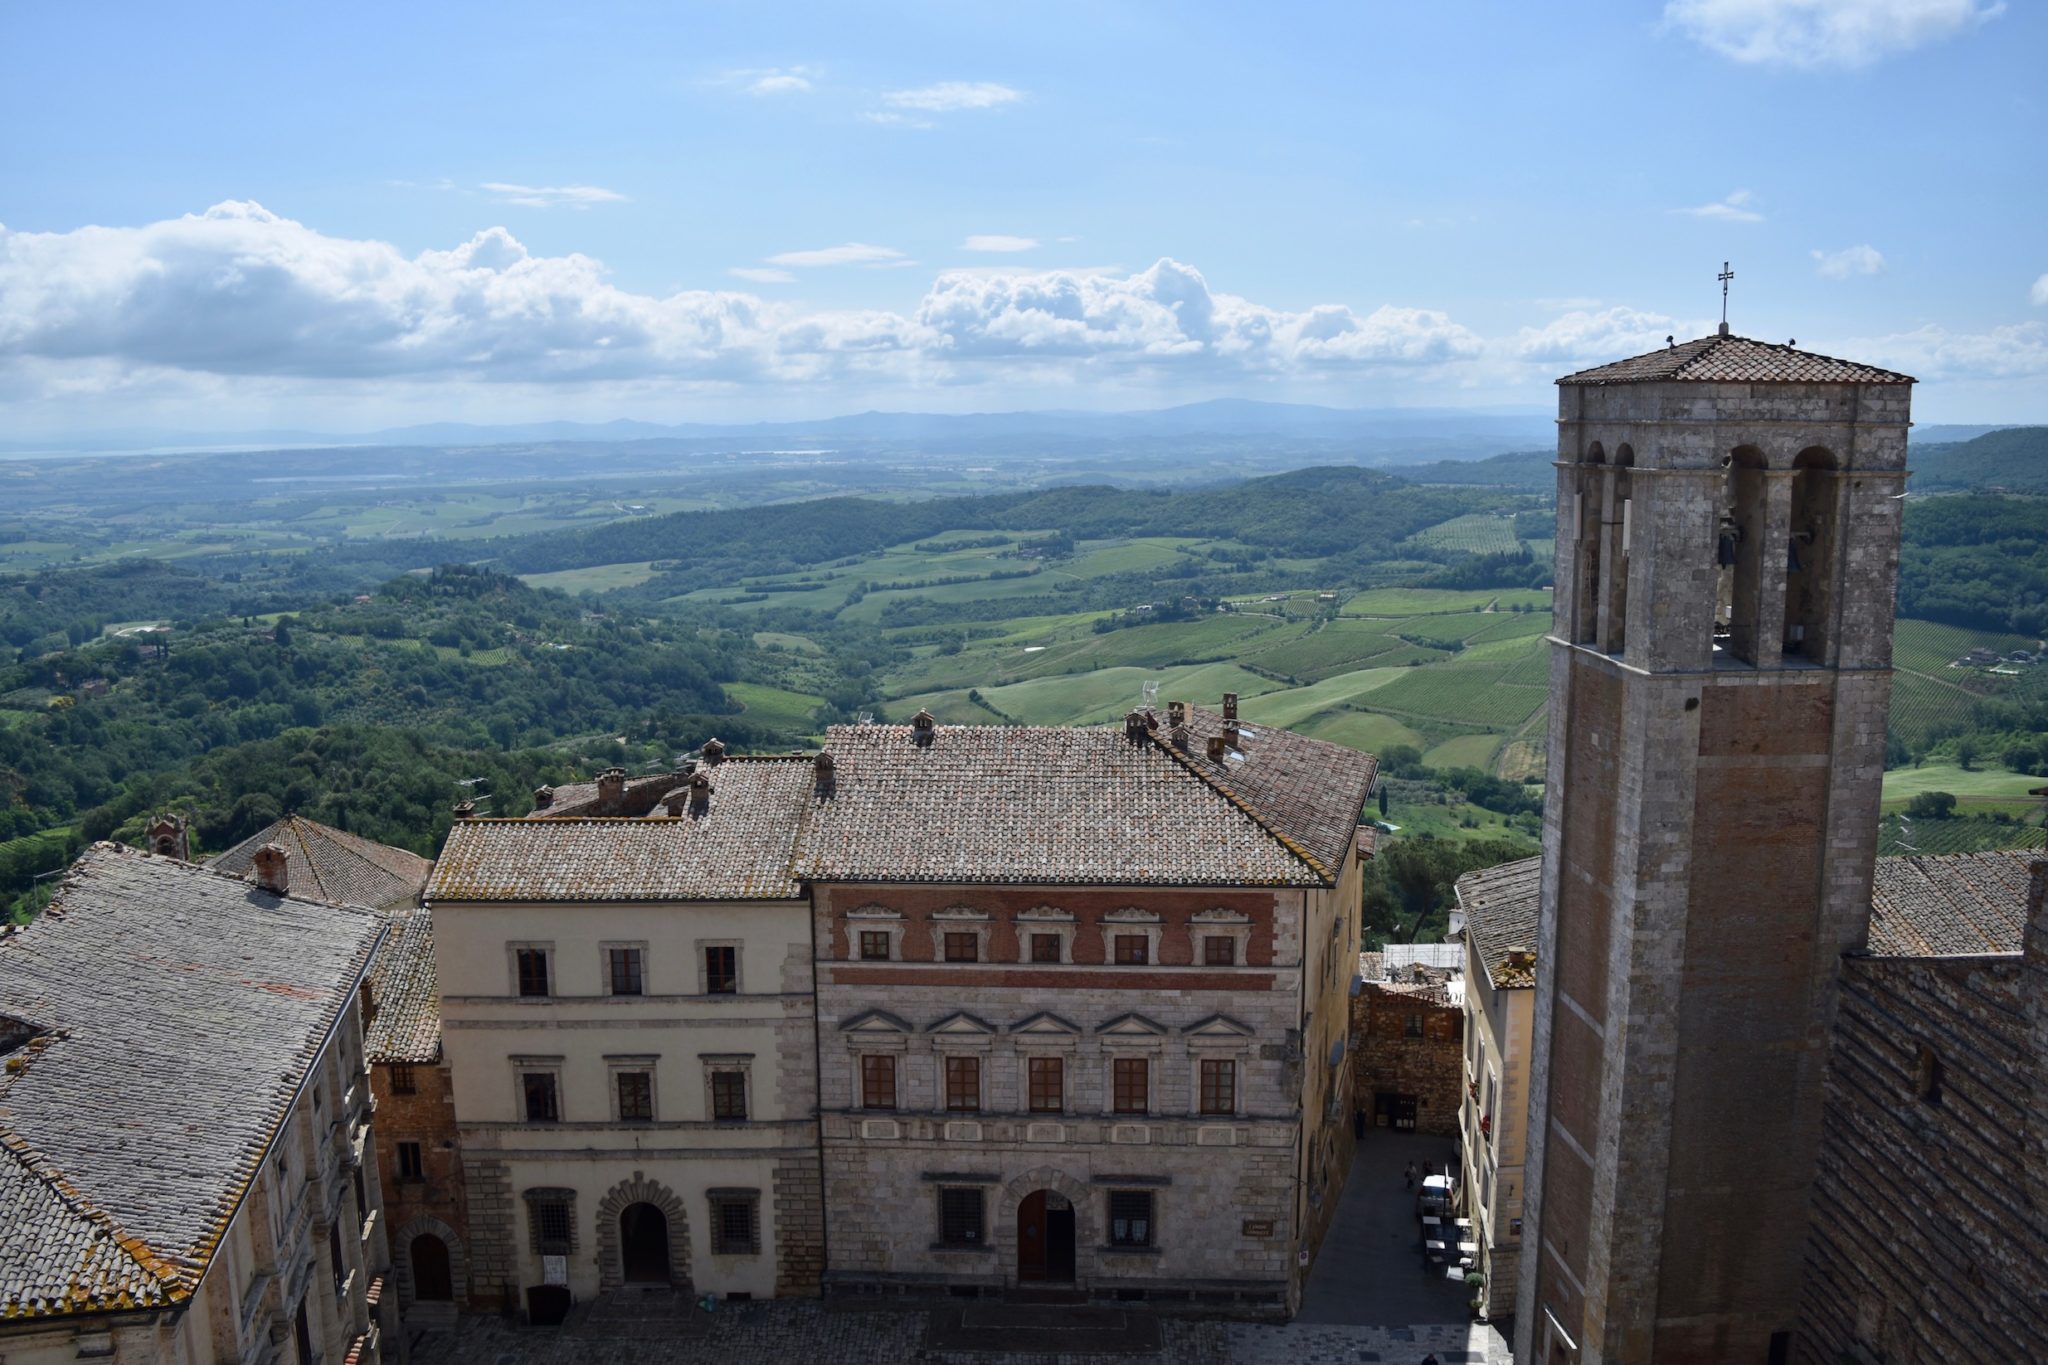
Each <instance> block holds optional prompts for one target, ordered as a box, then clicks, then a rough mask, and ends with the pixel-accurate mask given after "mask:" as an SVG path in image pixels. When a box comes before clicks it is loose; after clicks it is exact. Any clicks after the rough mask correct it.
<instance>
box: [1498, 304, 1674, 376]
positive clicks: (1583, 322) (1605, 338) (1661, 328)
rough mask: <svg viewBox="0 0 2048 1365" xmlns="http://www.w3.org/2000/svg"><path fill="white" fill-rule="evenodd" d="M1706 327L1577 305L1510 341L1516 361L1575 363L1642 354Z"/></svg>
mask: <svg viewBox="0 0 2048 1365" xmlns="http://www.w3.org/2000/svg"><path fill="white" fill-rule="evenodd" d="M1704 330H1707V329H1706V328H1704V327H1703V325H1702V324H1699V323H1681V322H1679V321H1678V319H1676V318H1673V317H1670V316H1668V315H1666V314H1664V313H1646V312H1642V311H1639V310H1637V309H1634V308H1624V307H1613V308H1603V309H1599V310H1594V309H1590V308H1574V309H1571V310H1570V311H1568V312H1566V313H1564V314H1562V315H1561V316H1559V317H1557V318H1555V319H1554V320H1552V321H1551V322H1549V323H1546V324H1545V325H1544V326H1542V327H1524V328H1522V329H1521V330H1520V331H1519V332H1517V333H1516V334H1515V336H1514V337H1513V338H1512V339H1511V340H1509V341H1508V342H1507V343H1506V346H1505V349H1506V350H1507V352H1508V353H1509V354H1510V355H1511V356H1513V357H1514V358H1515V359H1518V360H1528V361H1546V362H1567V363H1569V362H1577V361H1597V360H1614V359H1618V358H1620V357H1622V356H1630V355H1640V354H1642V353H1643V352H1644V351H1649V350H1653V349H1655V348H1656V347H1659V346H1662V345H1664V342H1665V338H1666V337H1673V336H1675V337H1677V338H1678V339H1680V340H1681V341H1689V340H1691V339H1692V338H1693V337H1695V336H1698V335H1699V334H1700V333H1701V332H1702V331H1704Z"/></svg>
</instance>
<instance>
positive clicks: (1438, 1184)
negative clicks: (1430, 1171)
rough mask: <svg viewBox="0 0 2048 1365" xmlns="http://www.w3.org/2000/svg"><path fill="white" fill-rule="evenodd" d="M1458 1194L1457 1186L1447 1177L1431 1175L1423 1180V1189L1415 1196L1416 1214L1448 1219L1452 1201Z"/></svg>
mask: <svg viewBox="0 0 2048 1365" xmlns="http://www.w3.org/2000/svg"><path fill="white" fill-rule="evenodd" d="M1456 1194H1457V1185H1456V1183H1455V1182H1454V1181H1452V1179H1451V1178H1450V1177H1449V1176H1447V1175H1429V1176H1424V1177H1423V1178H1422V1188H1421V1189H1420V1190H1418V1191H1417V1192H1416V1195H1415V1212H1416V1213H1417V1214H1418V1215H1420V1214H1425V1213H1428V1214H1434V1215H1436V1216H1437V1217H1438V1218H1448V1217H1450V1214H1451V1201H1452V1199H1453V1198H1454V1197H1455V1196H1456Z"/></svg>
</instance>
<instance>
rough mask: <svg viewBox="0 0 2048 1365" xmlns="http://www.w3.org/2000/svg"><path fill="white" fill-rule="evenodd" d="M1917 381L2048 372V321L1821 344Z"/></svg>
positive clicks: (1931, 330) (1930, 328)
mask: <svg viewBox="0 0 2048 1365" xmlns="http://www.w3.org/2000/svg"><path fill="white" fill-rule="evenodd" d="M1817 349H1821V350H1823V351H1825V352H1826V353H1827V354H1829V355H1849V356H1854V357H1855V358H1856V359H1858V360H1862V361H1867V362H1869V363H1870V364H1873V365H1884V366H1888V367H1890V368H1892V369H1896V370H1902V371H1904V372H1905V373H1907V374H1910V375H1912V376H1913V377H1914V378H1915V379H1919V380H1923V381H1925V380H1944V381H1950V382H1967V381H1971V380H1984V379H2029V378H2038V377H2048V323H2040V322H2018V323H2013V324H2010V325H2008V326H2004V327H1994V328H1992V329H1991V330H1990V331H1988V332H1951V331H1949V330H1948V329H1947V328H1945V327H1941V326H1938V325H1935V324H1931V323H1930V324H1929V325H1927V326H1925V327H1919V328H1915V329H1914V330H1913V331H1910V332H1895V333H1892V334H1891V335H1889V336H1878V337H1858V338H1852V339H1849V340H1845V341H1841V342H1836V343H1831V344H1830V345H1829V346H1824V347H1820V348H1817Z"/></svg>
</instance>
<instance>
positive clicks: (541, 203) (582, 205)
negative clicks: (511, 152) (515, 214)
mask: <svg viewBox="0 0 2048 1365" xmlns="http://www.w3.org/2000/svg"><path fill="white" fill-rule="evenodd" d="M477 188H478V189H481V190H485V191H487V192H488V193H490V194H493V195H495V196H497V198H498V201H499V202H500V203H505V204H524V205H525V206H526V207H528V208H533V209H555V208H572V209H587V208H589V207H590V206H591V205H592V204H623V203H625V202H626V196H625V195H623V194H620V193H619V192H618V191H617V190H607V189H602V188H600V187H598V186H596V185H508V184H506V183H505V182H503V181H502V180H487V181H485V182H484V183H483V184H481V185H479V186H477Z"/></svg>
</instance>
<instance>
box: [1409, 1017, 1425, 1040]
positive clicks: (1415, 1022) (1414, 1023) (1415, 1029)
mask: <svg viewBox="0 0 2048 1365" xmlns="http://www.w3.org/2000/svg"><path fill="white" fill-rule="evenodd" d="M1408 1036H1409V1037H1410V1038H1420V1037H1421V1036H1422V1016H1421V1015H1419V1014H1411V1015H1409V1016H1408Z"/></svg>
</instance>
